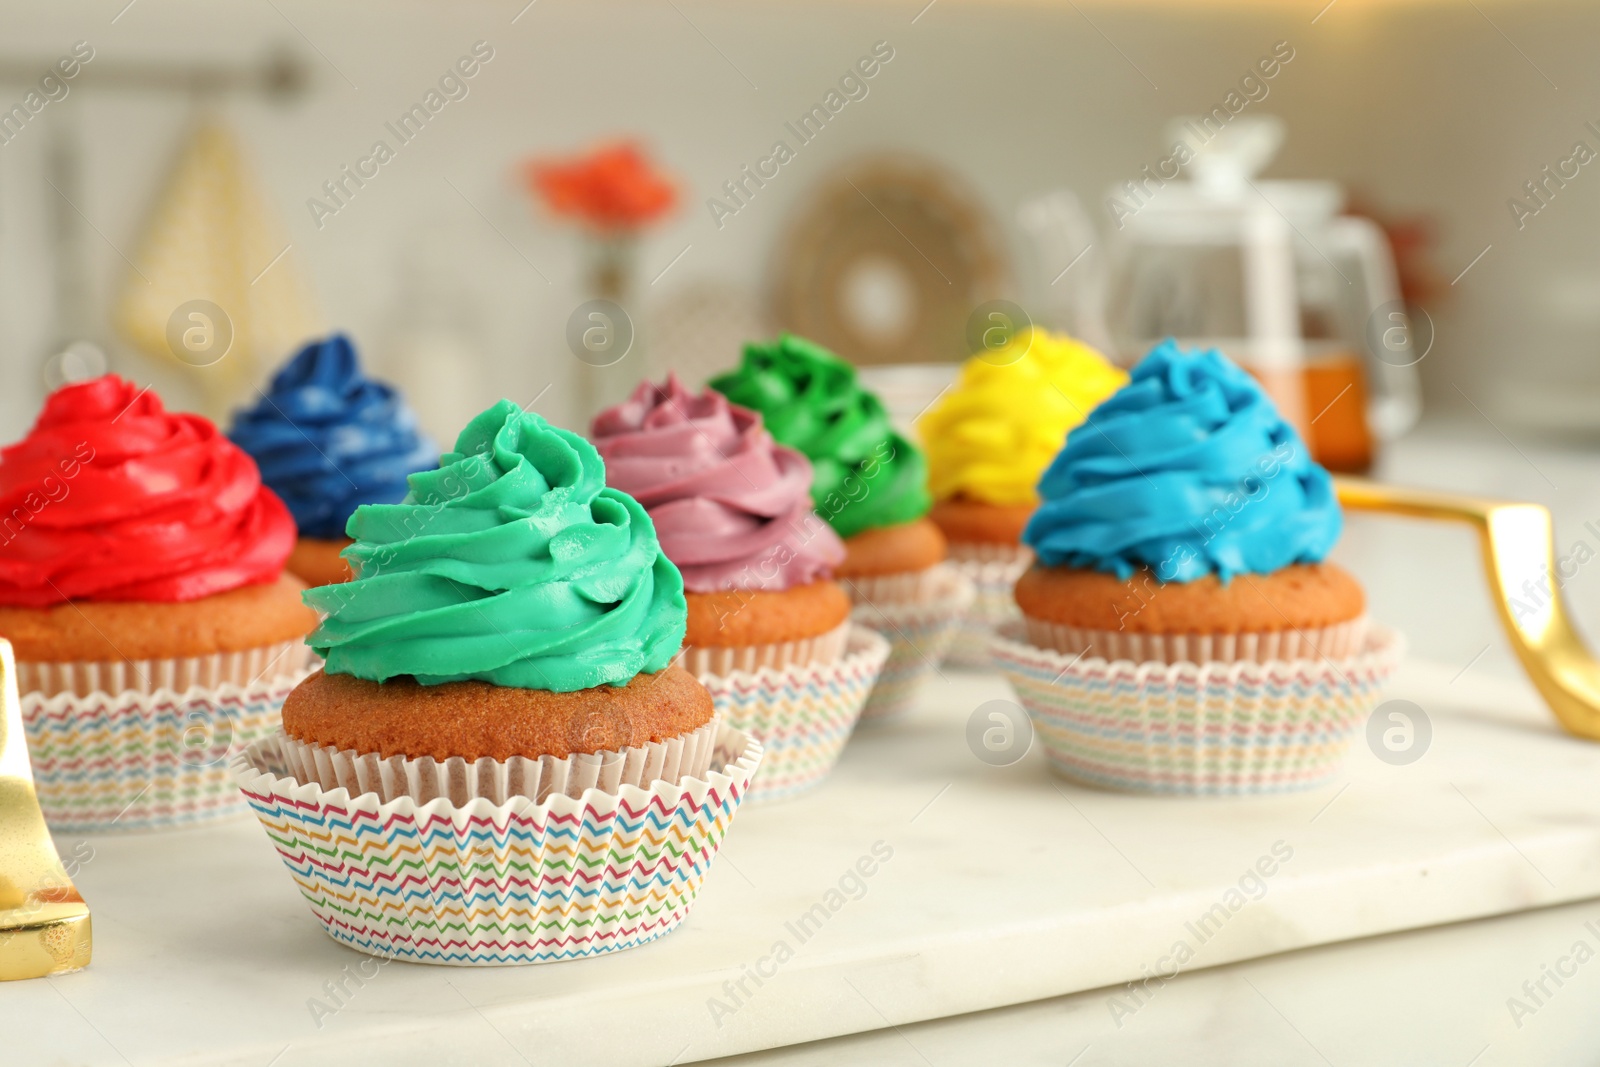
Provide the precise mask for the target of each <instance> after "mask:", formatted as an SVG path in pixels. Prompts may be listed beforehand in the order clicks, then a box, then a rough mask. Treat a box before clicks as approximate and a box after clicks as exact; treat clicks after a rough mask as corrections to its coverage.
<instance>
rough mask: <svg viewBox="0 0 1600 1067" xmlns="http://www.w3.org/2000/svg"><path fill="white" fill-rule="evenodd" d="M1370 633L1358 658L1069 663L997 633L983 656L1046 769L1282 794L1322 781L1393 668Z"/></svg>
mask: <svg viewBox="0 0 1600 1067" xmlns="http://www.w3.org/2000/svg"><path fill="white" fill-rule="evenodd" d="M1404 649H1405V641H1404V639H1403V638H1402V637H1401V636H1400V635H1399V634H1398V633H1397V632H1395V631H1394V630H1391V629H1389V628H1387V627H1382V626H1377V625H1374V626H1372V627H1370V628H1369V629H1368V631H1367V636H1366V642H1365V644H1364V646H1363V647H1362V649H1361V651H1360V653H1359V654H1358V655H1355V656H1352V657H1350V658H1348V659H1344V660H1339V661H1335V660H1330V659H1297V660H1288V661H1277V662H1271V663H1253V662H1248V661H1240V662H1233V663H1216V662H1212V663H1202V664H1195V663H1178V664H1173V665H1167V664H1161V663H1134V662H1132V661H1130V660H1115V661H1107V660H1104V659H1100V658H1098V657H1096V658H1094V659H1089V658H1085V657H1073V656H1068V655H1065V654H1063V653H1060V652H1056V651H1054V650H1052V649H1046V648H1039V647H1038V646H1036V645H1033V644H1030V643H1028V642H1027V641H1026V640H1025V631H1024V629H1023V627H1022V625H1021V624H1020V623H1009V624H1006V625H1004V626H1002V627H1001V629H1000V633H999V634H998V635H997V636H996V638H995V639H994V642H993V645H992V652H993V655H994V658H995V662H996V664H997V665H998V666H999V668H1000V670H1001V673H1003V674H1004V675H1005V676H1006V678H1007V680H1008V681H1010V683H1011V685H1012V688H1014V689H1015V690H1016V693H1017V696H1018V698H1019V699H1020V700H1021V701H1022V705H1023V707H1024V708H1026V709H1027V711H1028V715H1029V717H1030V718H1031V719H1032V720H1033V725H1034V729H1035V730H1036V731H1037V733H1038V736H1039V740H1040V742H1041V743H1042V745H1043V747H1044V750H1045V754H1046V755H1047V756H1048V757H1049V760H1050V764H1051V766H1052V767H1053V768H1054V769H1055V770H1056V771H1057V772H1059V773H1060V774H1062V775H1064V776H1065V777H1068V778H1072V779H1076V780H1078V781H1080V782H1085V783H1087V784H1090V785H1096V786H1102V787H1107V788H1112V789H1122V790H1127V791H1130V792H1137V793H1177V794H1187V795H1237V794H1251V793H1282V792H1290V791H1293V790H1298V789H1306V788H1310V787H1312V786H1315V785H1318V784H1321V783H1323V782H1325V781H1327V780H1328V779H1329V778H1330V777H1332V776H1333V775H1334V774H1335V773H1336V772H1337V771H1338V769H1339V765H1340V763H1341V761H1342V760H1343V759H1344V756H1345V753H1346V752H1347V751H1348V750H1349V748H1350V744H1351V741H1352V739H1353V738H1354V737H1355V735H1356V733H1357V731H1358V730H1359V729H1360V728H1361V724H1362V723H1363V722H1364V721H1365V719H1366V717H1367V715H1368V714H1369V713H1370V712H1371V710H1372V708H1373V707H1374V706H1375V705H1376V704H1377V702H1378V699H1379V696H1380V694H1381V692H1382V689H1383V685H1384V683H1385V682H1386V681H1387V680H1388V678H1389V676H1390V674H1391V673H1392V672H1393V671H1394V668H1395V667H1396V665H1397V664H1398V663H1399V661H1400V658H1401V656H1402V654H1403V653H1404Z"/></svg>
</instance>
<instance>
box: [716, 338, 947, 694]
mask: <svg viewBox="0 0 1600 1067" xmlns="http://www.w3.org/2000/svg"><path fill="white" fill-rule="evenodd" d="M711 387H712V388H713V389H715V390H717V391H718V392H720V393H723V394H724V395H726V396H727V397H728V399H730V400H732V401H733V402H734V403H736V404H742V405H744V406H746V407H749V408H752V409H754V410H756V411H758V412H760V413H761V416H762V418H763V419H764V420H765V422H766V426H767V429H768V430H770V431H771V433H772V436H773V437H774V438H776V439H777V440H778V441H780V442H782V443H783V444H786V445H789V446H790V447H792V448H797V449H799V450H800V451H801V452H803V453H804V454H805V455H806V457H807V458H809V459H810V460H811V463H812V467H813V469H814V471H815V477H814V480H813V482H812V487H811V497H812V501H813V502H814V504H815V506H816V510H817V513H818V514H819V515H821V516H822V518H823V519H825V520H827V522H828V523H829V524H830V525H832V526H833V528H834V530H836V531H837V532H838V533H839V536H841V537H842V538H844V545H845V559H844V562H843V563H842V564H840V565H839V566H838V567H837V568H835V571H834V575H835V577H836V578H838V579H839V580H840V582H841V583H842V584H843V585H844V586H845V588H846V589H847V590H848V591H849V593H850V597H851V600H852V601H853V602H854V603H855V604H856V618H857V620H858V621H860V622H862V623H863V624H865V625H867V626H870V627H873V628H876V629H879V630H881V631H882V632H883V633H884V635H885V636H886V637H888V638H889V640H890V644H891V650H890V654H889V661H888V663H887V664H886V665H885V667H884V670H883V673H882V675H881V676H880V678H879V680H878V684H877V686H876V688H875V689H874V691H873V695H872V698H871V700H870V701H869V703H868V706H867V710H866V712H865V713H864V715H865V717H869V718H870V717H873V716H875V715H882V714H888V713H891V712H895V711H900V710H904V709H905V708H906V707H907V706H909V702H910V699H911V696H912V694H913V692H914V689H915V686H916V684H917V683H918V682H919V681H920V680H921V678H922V676H923V675H924V674H925V673H926V672H927V671H929V670H932V669H935V668H936V666H937V664H938V661H939V659H940V658H941V657H942V656H943V654H944V652H945V650H946V648H948V646H949V643H950V640H951V638H952V637H953V636H954V623H955V622H956V620H957V619H958V618H959V617H960V615H961V613H962V612H964V611H965V610H966V608H967V606H968V605H969V604H970V603H971V599H972V595H973V590H972V586H971V583H969V582H967V581H966V580H965V579H964V578H962V577H961V575H960V574H958V573H957V572H956V571H954V570H953V569H951V568H950V567H949V566H947V565H945V564H944V562H943V561H944V558H945V555H946V543H945V538H944V535H943V534H942V533H940V532H939V528H938V527H937V526H935V525H934V524H933V523H932V522H931V521H930V520H929V519H928V517H927V516H928V508H929V506H930V504H931V500H930V498H929V496H928V491H927V487H926V482H927V466H926V463H925V461H924V459H923V456H922V452H921V451H920V450H919V449H918V448H917V447H916V446H915V445H913V444H912V443H911V442H910V441H908V440H906V438H904V437H903V436H901V435H900V434H899V433H897V432H896V431H895V430H894V428H893V427H892V426H890V424H889V416H888V414H887V413H886V412H885V410H884V407H883V403H882V402H881V401H880V400H879V399H878V398H877V397H876V396H874V395H873V394H872V393H871V392H869V391H867V390H866V389H863V388H862V387H861V385H860V383H859V382H858V381H857V380H856V372H855V368H854V367H852V366H851V365H850V364H848V363H846V362H845V361H844V360H842V359H840V358H839V357H837V356H835V355H834V354H833V353H831V352H829V351H827V350H826V349H824V348H822V347H820V346H818V345H815V344H812V343H811V342H810V341H806V340H803V339H801V338H798V337H794V336H791V335H789V334H785V335H783V336H782V337H780V338H779V339H778V340H776V341H774V342H772V343H770V344H750V345H746V346H745V350H744V359H743V362H742V363H741V364H740V367H739V369H738V370H736V371H733V372H732V373H729V374H724V375H722V376H720V377H717V378H713V379H712V381H711Z"/></svg>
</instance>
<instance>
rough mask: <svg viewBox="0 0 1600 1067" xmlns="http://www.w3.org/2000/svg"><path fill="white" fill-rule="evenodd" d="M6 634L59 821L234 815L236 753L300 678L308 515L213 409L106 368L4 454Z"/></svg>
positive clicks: (0, 607)
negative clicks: (270, 481)
mask: <svg viewBox="0 0 1600 1067" xmlns="http://www.w3.org/2000/svg"><path fill="white" fill-rule="evenodd" d="M0 516H3V518H0V530H3V532H0V637H4V638H6V639H7V640H9V641H10V642H11V644H12V647H13V649H14V650H15V653H16V659H17V676H18V686H19V689H20V692H21V694H22V698H23V707H24V714H25V717H26V722H27V729H28V741H29V747H30V749H31V751H32V755H33V765H34V775H35V779H36V782H37V786H38V792H39V801H40V804H41V806H42V807H43V808H44V811H45V816H46V818H47V819H49V821H50V823H51V825H52V826H53V827H55V828H56V829H57V830H64V829H73V830H89V829H107V828H110V827H111V826H112V825H113V824H114V825H115V826H116V828H118V829H133V828H141V827H152V826H162V825H169V824H172V823H177V822H188V821H195V820H198V819H202V818H208V817H213V816H219V815H223V814H227V813H229V812H232V811H237V810H238V809H239V798H238V795H237V793H236V792H235V791H234V790H233V789H232V788H231V787H230V783H229V780H228V777H227V769H226V767H225V766H222V763H223V762H224V758H225V756H226V753H227V751H228V749H229V747H230V745H231V744H233V743H236V742H241V743H242V742H247V741H249V740H252V739H253V738H254V737H256V736H259V735H262V734H264V733H265V732H266V730H267V729H268V728H269V727H270V726H272V725H275V724H276V722H277V715H278V708H279V707H280V706H281V704H282V701H283V698H284V696H285V695H286V694H287V693H288V691H289V689H290V688H291V687H292V686H293V684H294V682H295V681H297V680H298V679H299V677H300V676H301V675H302V674H303V673H304V669H305V664H306V661H307V659H308V655H307V652H306V649H305V646H304V645H303V644H301V641H300V639H301V638H302V637H304V636H305V634H306V633H308V632H309V631H310V630H311V629H312V628H313V627H314V626H315V625H316V621H317V619H316V615H315V613H313V612H312V611H310V610H309V609H308V608H306V607H305V606H304V605H302V604H301V602H300V593H301V590H302V589H303V588H304V587H303V586H302V584H301V583H300V582H299V581H298V580H297V579H295V578H294V577H293V576H292V575H287V574H285V573H284V569H283V567H284V561H285V560H286V559H287V558H288V555H289V551H290V549H291V548H292V547H293V545H294V522H293V520H292V519H291V518H290V517H289V512H288V511H287V509H286V508H285V507H284V505H283V503H282V501H280V500H279V499H278V498H277V497H276V496H275V495H274V494H273V493H272V491H271V490H270V489H268V488H266V487H265V486H264V485H262V484H261V477H260V473H259V472H258V471H257V469H256V465H255V463H254V461H252V460H251V459H250V457H249V456H248V455H246V454H245V453H244V452H242V451H240V450H239V449H238V448H236V447H235V446H234V445H233V444H231V443H230V442H229V441H228V439H227V438H226V437H223V436H222V434H221V433H220V432H218V430H217V428H216V427H215V426H213V425H212V424H211V423H210V422H209V421H208V420H206V419H204V418H201V417H200V416H198V415H184V414H174V413H170V412H168V411H166V410H165V408H164V407H163V406H162V403H161V400H160V398H159V397H157V396H156V395H155V394H154V393H152V392H151V391H150V390H149V389H139V388H137V387H136V386H134V385H133V383H131V382H128V381H126V380H124V379H122V378H119V377H116V376H114V375H108V376H106V377H102V378H96V379H94V380H93V381H88V382H81V383H77V384H72V385H67V386H63V387H62V388H60V389H58V390H56V391H55V392H54V393H52V394H51V395H50V396H49V398H47V399H46V401H45V404H44V409H43V411H41V412H40V414H39V418H38V420H37V421H36V422H35V423H34V426H33V429H32V430H30V431H29V433H28V436H27V437H25V438H24V439H23V440H22V441H20V442H18V443H16V444H13V445H11V446H9V447H8V448H6V449H4V450H3V451H0Z"/></svg>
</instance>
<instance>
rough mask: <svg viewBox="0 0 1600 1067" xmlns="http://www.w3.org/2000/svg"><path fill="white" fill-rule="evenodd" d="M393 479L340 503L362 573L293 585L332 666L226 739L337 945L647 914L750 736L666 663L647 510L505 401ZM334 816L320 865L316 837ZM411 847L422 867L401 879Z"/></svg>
mask: <svg viewBox="0 0 1600 1067" xmlns="http://www.w3.org/2000/svg"><path fill="white" fill-rule="evenodd" d="M408 481H409V485H410V492H409V493H408V495H407V496H406V498H405V500H404V501H403V502H402V503H400V504H376V505H374V504H367V505H362V506H360V507H358V508H357V509H356V512H355V515H354V516H353V517H352V519H351V520H350V525H349V529H350V532H351V533H352V534H353V535H354V537H355V543H354V545H353V546H352V547H351V548H350V549H349V550H348V551H347V553H346V558H347V559H349V560H350V561H351V563H352V565H353V566H354V568H355V572H356V576H355V578H354V579H353V580H351V581H350V582H348V583H345V584H343V585H331V586H324V587H321V588H317V589H312V590H310V591H308V592H307V593H306V594H305V599H306V601H307V603H309V604H311V605H312V606H313V607H315V608H317V609H318V610H319V611H320V612H322V613H324V617H323V620H322V624H321V626H320V627H318V629H317V630H316V632H315V633H313V634H312V635H311V637H310V638H308V643H309V644H310V645H311V647H312V648H313V649H315V650H316V651H317V652H318V653H319V654H320V655H321V656H322V657H323V659H324V660H325V666H324V668H323V669H322V670H320V671H318V672H316V673H314V674H312V675H311V676H310V677H309V678H307V679H306V680H305V681H304V682H303V683H301V685H300V686H298V687H297V688H296V689H295V690H294V692H293V693H292V694H290V696H289V699H288V701H287V702H286V703H285V707H284V717H283V731H282V733H281V735H279V736H276V737H273V738H270V739H268V740H266V741H263V742H261V743H258V744H257V745H253V746H251V748H250V749H248V750H247V751H246V752H244V753H242V754H241V755H240V756H239V757H237V758H236V759H235V761H234V770H235V774H236V775H237V777H238V779H239V782H240V785H241V787H242V789H243V790H244V792H245V794H246V796H247V797H248V798H249V799H250V802H251V804H252V805H253V806H254V807H255V809H256V811H257V814H258V815H259V816H260V818H261V820H262V822H263V824H264V826H265V827H266V828H267V831H268V833H269V835H270V836H271V837H272V838H273V840H274V842H275V843H276V844H277V847H278V850H279V852H280V854H281V855H282V857H283V859H284V862H285V864H286V865H287V866H288V868H289V870H290V872H291V874H292V875H293V876H294V877H295V879H296V881H297V882H298V883H299V884H300V888H301V891H302V893H303V895H304V896H305V897H306V898H307V900H309V901H310V902H311V906H312V909H313V911H314V912H315V913H316V915H317V917H318V919H320V920H321V921H322V922H323V923H324V925H325V927H326V929H327V932H328V933H329V934H330V935H331V936H332V937H334V938H335V939H336V940H339V941H342V942H345V943H347V944H349V945H352V946H353V947H355V948H359V949H362V950H364V951H367V952H372V953H374V954H377V955H382V956H387V957H391V958H404V959H411V960H416V961H419V962H433V963H524V962H542V961H546V960H555V959H565V958H572V957H575V956H582V955H589V954H593V953H595V952H601V951H607V950H612V949H617V948H626V947H629V946H631V945H635V944H640V943H643V942H644V941H647V940H650V939H651V938H653V937H657V936H660V935H661V934H662V933H665V932H666V931H667V930H670V929H672V928H673V927H674V926H675V925H676V924H677V923H678V922H679V921H681V920H682V918H683V915H684V913H685V912H686V910H687V908H688V906H689V903H690V902H691V901H692V900H693V898H694V895H695V893H696V892H697V891H698V888H699V885H700V881H701V879H702V878H703V877H704V874H705V871H706V868H707V867H708V866H709V863H710V861H711V857H712V855H713V854H714V853H715V850H716V846H717V844H718V843H719V841H720V839H721V836H722V834H723V833H724V832H725V830H726V827H727V822H728V820H729V819H731V817H732V814H733V812H734V810H735V809H736V808H737V807H738V804H739V802H740V800H741V799H742V797H743V795H744V793H745V792H746V790H747V789H748V786H749V783H750V780H751V778H752V777H753V775H754V773H755V768H756V766H757V764H758V763H759V760H760V754H761V747H760V745H759V744H757V743H755V742H754V741H752V740H751V739H749V738H747V737H746V736H745V735H744V734H743V733H742V732H740V731H738V730H735V729H732V728H730V727H727V726H725V725H724V724H722V723H720V722H719V721H718V720H717V717H716V713H715V708H714V706H713V702H712V699H711V696H710V694H709V693H708V692H707V691H706V690H705V688H704V687H703V686H701V685H700V684H699V683H698V682H696V681H695V680H694V678H693V676H691V675H690V674H689V673H688V672H686V671H684V670H683V669H682V668H680V667H677V666H674V665H673V660H674V658H675V657H676V656H677V654H678V650H679V647H680V646H681V644H682V643H683V636H684V631H685V627H686V617H687V609H686V605H685V602H684V596H683V581H682V578H681V577H680V576H679V572H678V569H677V568H676V567H675V566H674V565H673V564H672V562H671V561H670V560H669V559H667V557H666V556H665V555H663V554H662V552H661V548H660V545H659V543H658V542H657V539H656V534H655V530H654V527H653V526H652V524H651V522H650V517H649V515H648V514H647V513H646V512H645V510H644V508H643V507H641V506H640V505H639V504H638V503H637V502H636V501H635V500H633V498H631V497H629V496H628V495H627V494H625V493H622V492H620V491H618V490H617V489H614V488H608V487H607V486H606V485H605V468H604V465H603V464H602V462H601V459H600V457H599V455H598V454H597V453H596V451H595V449H594V447H593V446H592V445H590V444H589V443H588V442H587V441H585V440H583V438H581V437H579V436H577V435H576V434H573V433H570V432H568V431H566V430H560V429H556V428H554V427H552V426H550V425H549V424H547V423H546V422H545V421H544V420H543V419H542V418H540V417H539V416H538V415H535V414H529V413H526V412H524V411H522V409H520V408H519V407H517V405H515V404H513V403H512V402H511V401H509V400H503V401H500V402H499V403H497V404H496V405H495V406H493V407H492V408H490V409H488V410H487V411H485V412H483V413H482V414H481V415H479V416H477V417H476V418H475V419H473V420H472V422H471V423H469V424H468V425H467V427H466V429H464V430H463V431H462V432H461V435H460V437H459V438H458V439H457V441H456V446H455V450H454V451H452V452H447V453H446V454H445V455H444V456H443V457H442V459H441V466H440V467H439V469H437V470H432V471H425V472H421V473H415V474H412V475H411V476H410V477H409V479H408ZM332 822H337V823H338V824H339V825H341V826H347V827H349V828H350V829H349V830H348V831H341V832H340V834H341V840H342V841H343V842H344V844H343V845H342V847H341V849H340V863H339V865H338V866H337V869H334V868H330V867H328V866H326V865H324V864H322V863H319V862H316V861H315V860H313V859H311V858H309V857H311V856H314V855H316V854H318V853H320V852H321V851H324V850H325V845H324V844H323V842H324V840H325V838H326V836H327V827H328V826H329V824H330V823H332ZM469 827H470V828H471V831H470V832H468V828H469ZM346 839H347V840H346ZM419 846H420V852H419ZM405 866H418V867H419V870H418V872H417V877H418V878H419V879H420V880H421V883H422V884H426V885H427V886H429V887H434V888H433V889H432V890H431V891H430V892H429V893H428V894H426V895H425V896H424V897H418V898H415V899H413V898H410V897H407V898H398V897H395V896H394V888H393V886H392V884H391V883H392V881H393V877H394V871H395V870H396V869H397V868H400V867H405ZM575 879H576V881H575ZM575 891H576V893H575Z"/></svg>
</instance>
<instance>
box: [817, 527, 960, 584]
mask: <svg viewBox="0 0 1600 1067" xmlns="http://www.w3.org/2000/svg"><path fill="white" fill-rule="evenodd" d="M844 548H845V558H844V563H842V564H841V565H840V566H839V568H838V569H837V570H836V571H835V572H834V573H835V576H836V577H838V578H841V579H844V578H876V577H879V576H882V575H886V574H901V573H905V572H908V571H924V570H927V569H928V568H929V567H932V566H934V565H935V564H937V563H940V562H942V561H943V560H944V558H945V555H946V553H947V552H948V549H949V546H948V544H947V543H946V542H945V538H944V534H942V533H940V532H939V527H938V526H936V525H934V524H933V523H932V522H931V521H930V520H928V519H925V518H923V519H915V520H913V521H911V522H903V523H899V524H897V525H895V526H880V527H877V528H875V529H871V530H863V531H862V532H860V533H858V534H856V535H855V536H854V537H848V538H846V539H845V542H844Z"/></svg>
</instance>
